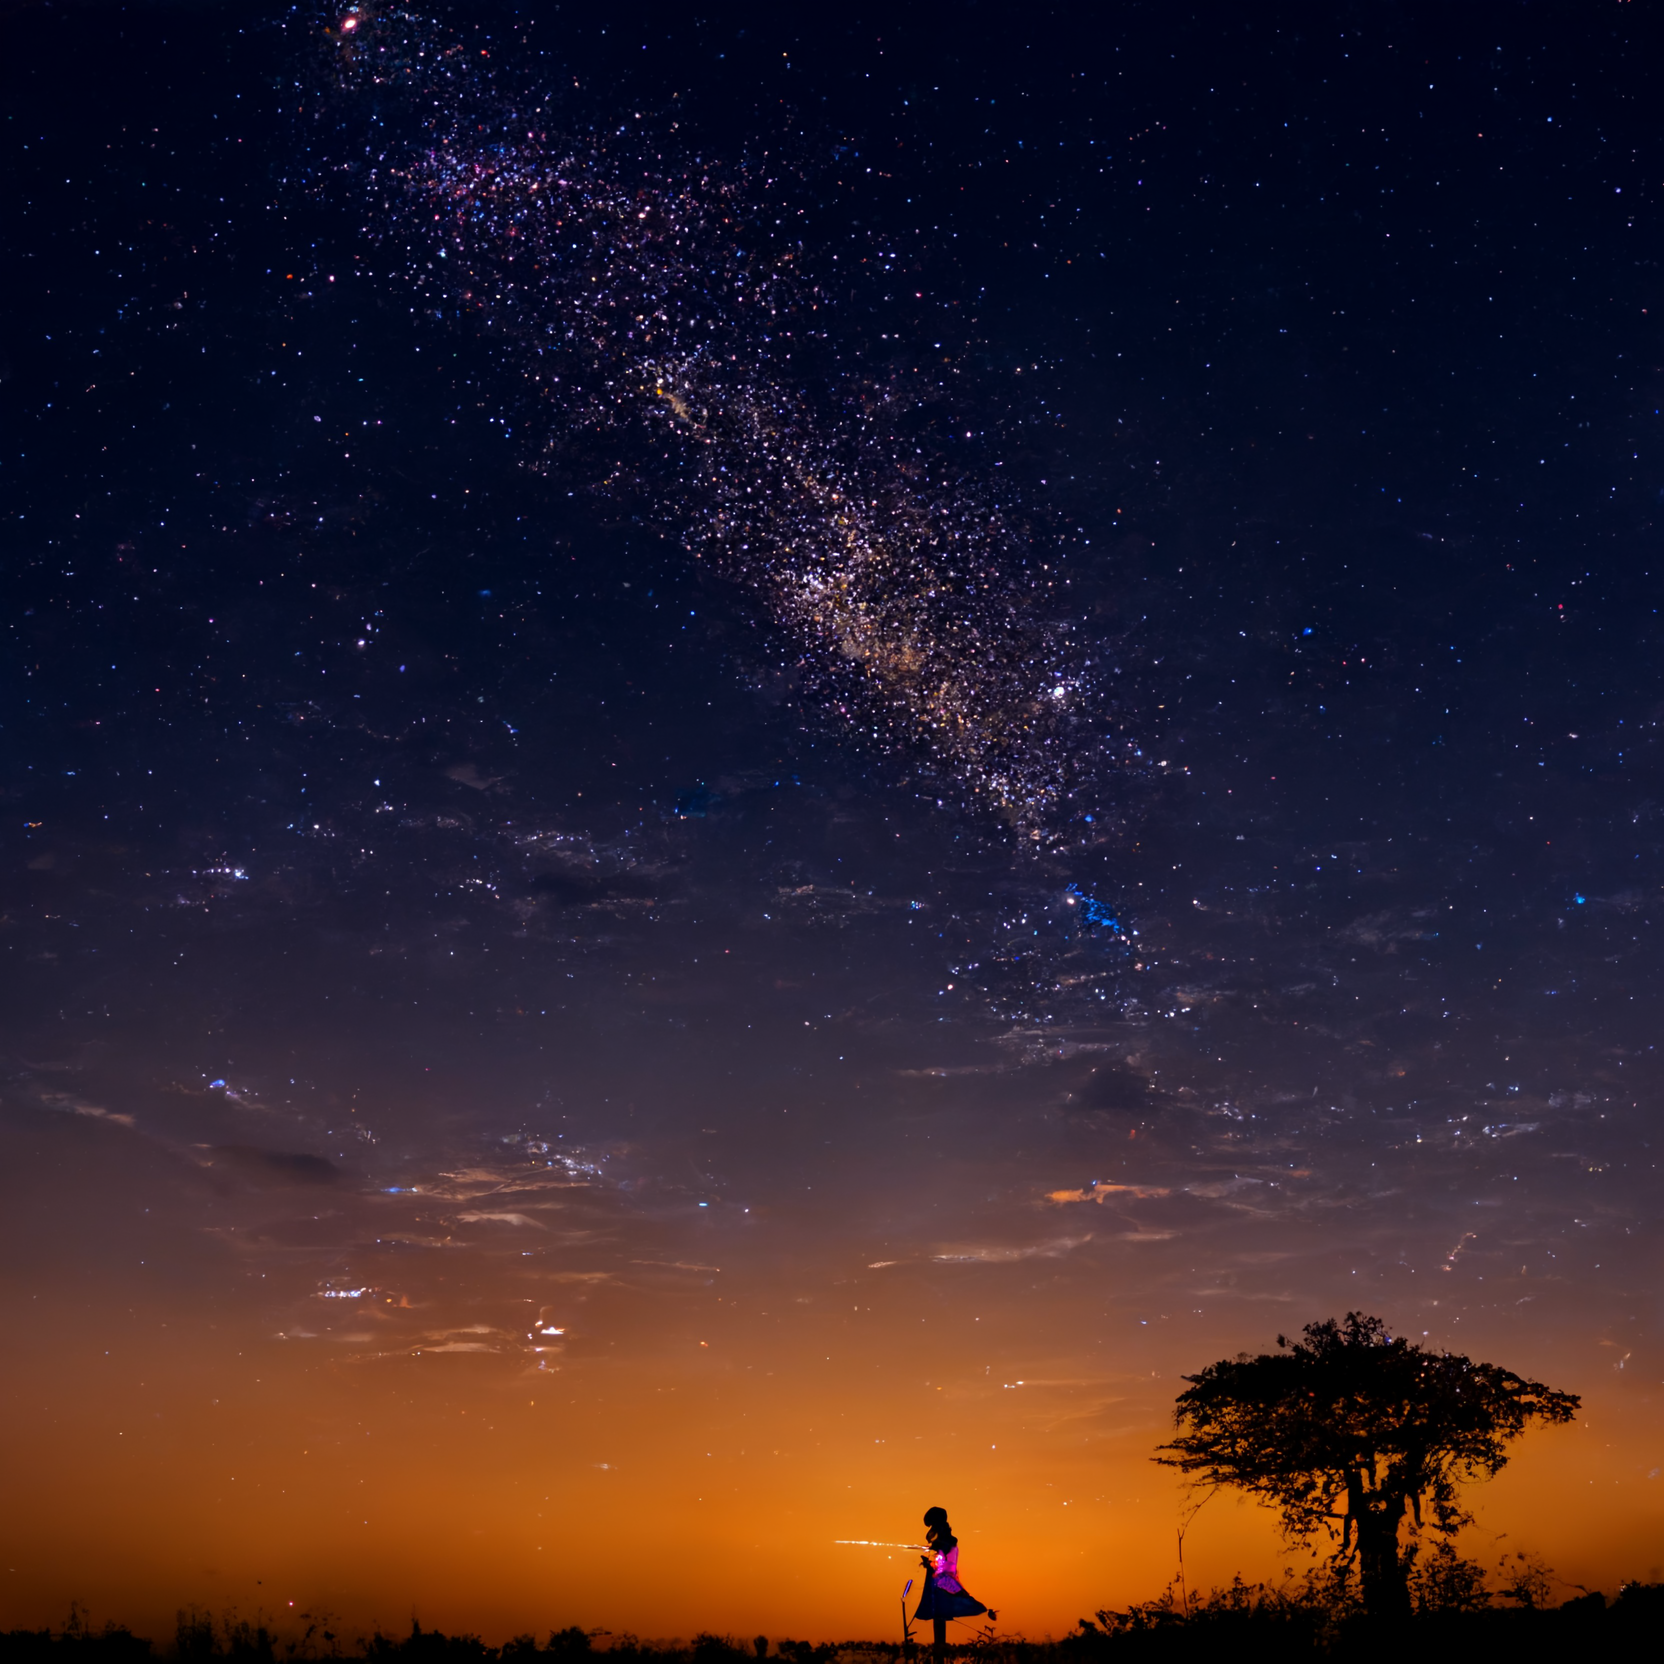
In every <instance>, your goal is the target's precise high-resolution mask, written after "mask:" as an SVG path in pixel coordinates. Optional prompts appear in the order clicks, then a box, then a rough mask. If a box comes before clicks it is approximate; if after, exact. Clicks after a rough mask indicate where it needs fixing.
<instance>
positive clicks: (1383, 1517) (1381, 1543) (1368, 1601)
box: [1353, 1493, 1410, 1623]
mask: <svg viewBox="0 0 1664 1664" xmlns="http://www.w3.org/2000/svg"><path fill="white" fill-rule="evenodd" d="M1403 1521H1404V1499H1403V1497H1399V1496H1390V1495H1389V1496H1382V1495H1380V1494H1379V1493H1376V1494H1374V1495H1372V1496H1369V1497H1366V1498H1364V1499H1363V1500H1362V1505H1361V1506H1360V1507H1359V1509H1358V1511H1357V1514H1356V1516H1355V1517H1354V1520H1353V1525H1354V1528H1355V1530H1356V1531H1357V1533H1358V1569H1359V1571H1360V1573H1361V1574H1362V1583H1363V1597H1364V1610H1365V1611H1366V1612H1367V1613H1368V1614H1369V1615H1370V1617H1371V1618H1374V1619H1377V1620H1381V1621H1384V1622H1388V1623H1399V1622H1402V1621H1403V1620H1404V1619H1406V1618H1408V1617H1409V1615H1410V1568H1409V1567H1408V1566H1407V1565H1406V1564H1405V1562H1404V1556H1403V1554H1402V1552H1401V1551H1400V1550H1399V1547H1398V1528H1399V1526H1400V1525H1401V1524H1402V1523H1403Z"/></svg>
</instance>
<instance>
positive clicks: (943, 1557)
mask: <svg viewBox="0 0 1664 1664" xmlns="http://www.w3.org/2000/svg"><path fill="white" fill-rule="evenodd" d="M933 1558H934V1559H935V1562H936V1564H935V1566H934V1567H931V1568H928V1569H927V1570H926V1572H925V1574H924V1589H923V1591H922V1592H921V1594H920V1595H919V1609H918V1611H917V1612H915V1613H914V1614H913V1617H914V1620H915V1621H917V1620H918V1619H920V1618H976V1617H980V1616H981V1615H982V1613H984V1612H986V1611H987V1610H988V1608H987V1607H986V1606H984V1605H983V1604H982V1602H981V1601H979V1600H978V1599H977V1598H976V1596H975V1595H973V1594H972V1593H971V1592H970V1590H968V1589H967V1588H966V1587H965V1586H964V1584H962V1583H961V1582H960V1581H959V1545H958V1544H957V1543H955V1544H954V1545H953V1547H952V1548H950V1549H948V1550H947V1551H946V1552H945V1553H941V1554H937V1555H935V1556H933Z"/></svg>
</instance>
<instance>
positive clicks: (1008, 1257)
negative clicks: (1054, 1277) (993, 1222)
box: [930, 1235, 1092, 1265]
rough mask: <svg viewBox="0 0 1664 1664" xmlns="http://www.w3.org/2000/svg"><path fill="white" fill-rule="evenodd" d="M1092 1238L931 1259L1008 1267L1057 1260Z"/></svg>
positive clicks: (966, 1251)
mask: <svg viewBox="0 0 1664 1664" xmlns="http://www.w3.org/2000/svg"><path fill="white" fill-rule="evenodd" d="M1091 1240H1092V1238H1091V1236H1090V1235H1088V1236H1060V1237H1054V1238H1053V1239H1052V1240H1051V1241H1050V1242H1036V1243H1031V1244H1030V1245H1029V1246H1028V1247H1026V1248H1012V1247H990V1248H956V1249H952V1250H950V1251H949V1252H947V1253H943V1254H932V1255H931V1256H930V1257H931V1258H932V1259H933V1260H935V1261H937V1263H938V1264H942V1265H970V1264H973V1263H974V1264H983V1265H1006V1264H1009V1263H1010V1262H1011V1261H1013V1260H1056V1259H1062V1258H1063V1256H1064V1255H1065V1254H1068V1253H1071V1252H1073V1251H1074V1250H1075V1249H1076V1248H1079V1247H1080V1246H1081V1244H1082V1243H1086V1242H1090V1241H1091Z"/></svg>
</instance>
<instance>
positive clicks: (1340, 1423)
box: [1155, 1312, 1579, 1617]
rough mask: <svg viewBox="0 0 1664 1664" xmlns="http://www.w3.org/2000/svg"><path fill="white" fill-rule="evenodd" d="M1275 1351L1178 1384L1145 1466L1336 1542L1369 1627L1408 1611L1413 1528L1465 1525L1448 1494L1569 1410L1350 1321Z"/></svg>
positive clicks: (1483, 1368)
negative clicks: (1243, 1497) (1353, 1565)
mask: <svg viewBox="0 0 1664 1664" xmlns="http://www.w3.org/2000/svg"><path fill="white" fill-rule="evenodd" d="M1277 1345H1278V1347H1279V1349H1280V1350H1279V1351H1277V1352H1274V1353H1265V1354H1262V1355H1261V1356H1259V1357H1257V1358H1256V1357H1250V1356H1248V1354H1246V1353H1244V1354H1242V1355H1241V1356H1239V1357H1236V1358H1226V1359H1223V1360H1221V1361H1220V1362H1219V1363H1216V1364H1210V1365H1209V1366H1208V1367H1207V1368H1206V1369H1204V1370H1203V1371H1202V1372H1201V1374H1200V1375H1187V1376H1186V1377H1185V1378H1184V1379H1185V1380H1187V1381H1189V1382H1190V1386H1189V1387H1188V1388H1187V1389H1186V1390H1185V1391H1184V1392H1182V1393H1180V1395H1179V1398H1178V1401H1177V1404H1176V1405H1175V1407H1174V1419H1175V1421H1176V1423H1177V1425H1178V1428H1179V1433H1178V1436H1177V1437H1176V1438H1175V1439H1174V1440H1173V1441H1172V1443H1171V1444H1166V1445H1163V1446H1162V1447H1161V1453H1160V1454H1158V1455H1157V1456H1156V1458H1155V1460H1156V1461H1158V1462H1160V1463H1162V1464H1164V1465H1165V1466H1167V1467H1174V1468H1178V1469H1180V1470H1181V1471H1182V1472H1184V1473H1188V1474H1192V1475H1194V1476H1195V1477H1196V1478H1197V1479H1198V1480H1199V1481H1200V1482H1202V1483H1205V1484H1213V1485H1228V1486H1232V1487H1234V1488H1236V1489H1239V1490H1243V1491H1246V1492H1248V1493H1249V1495H1251V1496H1254V1497H1257V1498H1258V1499H1259V1500H1260V1501H1262V1502H1264V1503H1267V1504H1268V1505H1270V1506H1272V1507H1274V1508H1276V1509H1278V1510H1279V1511H1280V1512H1281V1514H1282V1518H1283V1529H1284V1532H1285V1533H1286V1534H1287V1536H1288V1537H1289V1538H1290V1539H1291V1540H1293V1541H1295V1542H1298V1543H1302V1544H1309V1543H1310V1542H1311V1541H1312V1539H1313V1538H1314V1537H1316V1536H1318V1535H1320V1534H1322V1535H1325V1536H1326V1537H1327V1538H1328V1539H1329V1540H1331V1541H1333V1540H1335V1539H1336V1538H1337V1537H1338V1540H1339V1541H1338V1547H1337V1548H1336V1550H1335V1554H1336V1556H1337V1557H1338V1558H1339V1559H1341V1560H1343V1561H1345V1562H1347V1563H1350V1562H1351V1561H1352V1560H1353V1559H1354V1558H1355V1559H1356V1562H1357V1566H1358V1570H1359V1573H1360V1577H1361V1583H1362V1593H1363V1598H1364V1603H1365V1605H1366V1606H1367V1608H1368V1609H1369V1611H1370V1612H1371V1613H1372V1614H1374V1615H1376V1616H1381V1617H1396V1616H1399V1615H1402V1614H1405V1613H1407V1612H1408V1610H1409V1587H1408V1578H1409V1571H1410V1566H1411V1564H1412V1562H1413V1559H1414V1556H1415V1552H1416V1548H1415V1543H1414V1541H1413V1538H1414V1535H1415V1533H1417V1532H1419V1531H1420V1530H1421V1529H1422V1528H1423V1527H1425V1528H1427V1529H1430V1530H1432V1531H1435V1532H1440V1533H1443V1534H1444V1535H1445V1536H1446V1537H1447V1538H1448V1537H1449V1536H1450V1535H1452V1534H1453V1533H1455V1532H1456V1531H1457V1530H1459V1529H1460V1528H1461V1527H1462V1526H1463V1525H1466V1524H1468V1523H1469V1521H1470V1520H1471V1519H1472V1515H1471V1514H1470V1513H1468V1511H1467V1510H1466V1509H1464V1508H1463V1507H1462V1505H1461V1501H1460V1496H1459V1492H1458V1490H1457V1487H1458V1485H1460V1484H1462V1483H1464V1482H1471V1481H1474V1480H1480V1479H1489V1478H1491V1477H1493V1476H1494V1475H1495V1474H1496V1473H1497V1472H1498V1471H1500V1469H1502V1468H1503V1467H1504V1466H1505V1465H1506V1464H1507V1461H1508V1457H1507V1454H1506V1449H1505V1447H1506V1446H1507V1445H1508V1444H1509V1443H1510V1442H1511V1441H1512V1440H1514V1439H1516V1438H1518V1437H1519V1436H1520V1434H1521V1433H1523V1432H1524V1431H1525V1429H1526V1428H1527V1427H1528V1426H1530V1425H1531V1424H1532V1423H1533V1422H1543V1423H1550V1424H1552V1423H1556V1422H1567V1421H1570V1420H1571V1419H1572V1417H1573V1415H1574V1414H1575V1412H1576V1410H1577V1407H1578V1403H1579V1399H1578V1397H1577V1395H1576V1394H1575V1393H1568V1392H1555V1391H1553V1390H1552V1389H1550V1388H1548V1387H1545V1386H1543V1385H1542V1384H1541V1383H1540V1382H1537V1381H1528V1380H1526V1379H1525V1378H1524V1377H1523V1376H1519V1375H1515V1374H1514V1373H1513V1372H1512V1371H1511V1370H1506V1369H1501V1368H1499V1367H1498V1366H1497V1365H1495V1364H1482V1363H1475V1362H1474V1361H1473V1360H1472V1359H1471V1358H1466V1357H1463V1356H1462V1355H1461V1354H1460V1353H1456V1352H1435V1351H1432V1350H1430V1349H1429V1348H1427V1347H1424V1346H1415V1345H1412V1344H1411V1343H1410V1342H1409V1341H1407V1340H1404V1339H1403V1338H1401V1337H1395V1336H1393V1335H1390V1334H1388V1332H1387V1327H1386V1325H1385V1324H1384V1323H1383V1322H1382V1321H1381V1319H1380V1318H1378V1317H1366V1316H1363V1315H1362V1314H1360V1313H1358V1312H1348V1313H1347V1314H1346V1318H1345V1320H1344V1321H1343V1322H1338V1323H1337V1322H1336V1321H1335V1320H1334V1319H1332V1318H1331V1319H1329V1320H1328V1321H1327V1322H1323V1323H1310V1324H1307V1326H1306V1329H1305V1338H1304V1339H1302V1340H1298V1341H1293V1342H1291V1341H1289V1340H1288V1339H1286V1338H1285V1337H1284V1336H1282V1335H1279V1336H1278V1337H1277ZM1406 1530H1407V1531H1408V1534H1409V1536H1410V1538H1411V1541H1409V1542H1405V1541H1402V1540H1401V1539H1402V1538H1403V1537H1404V1536H1405V1535H1406Z"/></svg>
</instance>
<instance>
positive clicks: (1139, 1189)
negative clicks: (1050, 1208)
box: [1046, 1179, 1173, 1204]
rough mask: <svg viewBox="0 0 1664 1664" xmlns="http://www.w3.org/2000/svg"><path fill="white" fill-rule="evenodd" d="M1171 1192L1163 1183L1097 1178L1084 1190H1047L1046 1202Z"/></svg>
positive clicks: (1157, 1194)
mask: <svg viewBox="0 0 1664 1664" xmlns="http://www.w3.org/2000/svg"><path fill="white" fill-rule="evenodd" d="M1172 1194H1173V1192H1172V1191H1171V1190H1169V1189H1168V1188H1167V1187H1166V1186H1165V1185H1155V1184H1099V1183H1098V1182H1097V1180H1095V1179H1094V1180H1093V1182H1092V1183H1091V1184H1089V1185H1087V1186H1086V1188H1085V1189H1084V1190H1048V1191H1047V1192H1046V1200H1047V1201H1048V1202H1057V1203H1059V1204H1062V1203H1064V1202H1107V1201H1108V1200H1109V1199H1110V1197H1111V1196H1132V1197H1135V1198H1136V1199H1137V1200H1139V1201H1144V1200H1145V1199H1147V1198H1148V1197H1151V1196H1171V1195H1172Z"/></svg>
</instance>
